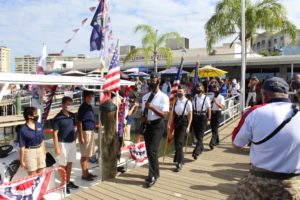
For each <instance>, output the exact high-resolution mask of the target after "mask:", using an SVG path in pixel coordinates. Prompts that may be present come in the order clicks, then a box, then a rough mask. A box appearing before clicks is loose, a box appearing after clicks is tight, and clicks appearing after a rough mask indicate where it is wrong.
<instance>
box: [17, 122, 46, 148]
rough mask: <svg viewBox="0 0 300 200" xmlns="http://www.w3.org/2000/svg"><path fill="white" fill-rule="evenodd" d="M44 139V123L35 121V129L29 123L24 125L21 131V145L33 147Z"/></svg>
mask: <svg viewBox="0 0 300 200" xmlns="http://www.w3.org/2000/svg"><path fill="white" fill-rule="evenodd" d="M43 140H44V133H43V128H42V125H41V124H40V123H38V122H36V123H35V130H33V129H31V128H30V127H29V126H28V125H27V124H24V125H22V127H21V128H20V132H19V138H18V141H19V147H20V148H21V147H25V148H28V147H31V146H37V145H40V144H41V143H42V142H43Z"/></svg>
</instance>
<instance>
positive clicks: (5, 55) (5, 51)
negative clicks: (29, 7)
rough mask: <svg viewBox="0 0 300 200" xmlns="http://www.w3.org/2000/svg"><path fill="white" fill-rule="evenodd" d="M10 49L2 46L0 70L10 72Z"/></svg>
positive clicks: (0, 50) (0, 49)
mask: <svg viewBox="0 0 300 200" xmlns="http://www.w3.org/2000/svg"><path fill="white" fill-rule="evenodd" d="M9 69H10V49H9V48H7V47H5V46H0V72H6V73H7V72H9V71H10V70H9Z"/></svg>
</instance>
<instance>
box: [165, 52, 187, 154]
mask: <svg viewBox="0 0 300 200" xmlns="http://www.w3.org/2000/svg"><path fill="white" fill-rule="evenodd" d="M182 68H183V57H182V58H181V63H180V67H179V68H178V71H177V75H176V79H175V81H174V82H173V85H172V89H171V95H170V100H169V102H170V110H171V111H170V118H169V120H170V121H169V122H170V123H169V124H170V127H169V129H168V134H167V140H166V146H168V145H169V144H170V142H171V140H172V139H173V137H172V136H173V132H174V117H175V116H174V112H172V109H173V105H174V103H175V99H176V94H177V90H178V86H179V84H180V80H181V78H182ZM165 148H166V147H165Z"/></svg>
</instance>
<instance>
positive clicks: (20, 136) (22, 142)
mask: <svg viewBox="0 0 300 200" xmlns="http://www.w3.org/2000/svg"><path fill="white" fill-rule="evenodd" d="M18 141H19V147H20V148H22V147H24V146H25V138H24V132H23V129H22V128H21V130H20V133H19V134H18Z"/></svg>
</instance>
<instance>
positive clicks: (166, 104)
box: [162, 96, 170, 112]
mask: <svg viewBox="0 0 300 200" xmlns="http://www.w3.org/2000/svg"><path fill="white" fill-rule="evenodd" d="M162 111H163V112H169V111H170V105H169V98H168V96H165V97H164V99H163V109H162Z"/></svg>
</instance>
